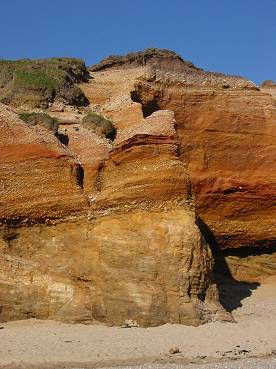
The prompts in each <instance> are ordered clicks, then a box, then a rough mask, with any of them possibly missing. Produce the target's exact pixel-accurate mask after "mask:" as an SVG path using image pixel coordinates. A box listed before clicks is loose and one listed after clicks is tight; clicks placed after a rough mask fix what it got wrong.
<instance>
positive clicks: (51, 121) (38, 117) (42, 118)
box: [19, 113, 59, 135]
mask: <svg viewBox="0 0 276 369" xmlns="http://www.w3.org/2000/svg"><path fill="white" fill-rule="evenodd" d="M19 118H20V119H21V120H23V121H24V122H25V123H28V124H31V125H33V126H35V125H37V124H38V125H40V126H42V127H45V128H47V129H48V130H49V131H52V132H53V133H54V134H55V135H57V134H58V127H59V123H58V120H57V119H56V118H52V117H51V116H50V115H48V114H46V113H21V114H19Z"/></svg>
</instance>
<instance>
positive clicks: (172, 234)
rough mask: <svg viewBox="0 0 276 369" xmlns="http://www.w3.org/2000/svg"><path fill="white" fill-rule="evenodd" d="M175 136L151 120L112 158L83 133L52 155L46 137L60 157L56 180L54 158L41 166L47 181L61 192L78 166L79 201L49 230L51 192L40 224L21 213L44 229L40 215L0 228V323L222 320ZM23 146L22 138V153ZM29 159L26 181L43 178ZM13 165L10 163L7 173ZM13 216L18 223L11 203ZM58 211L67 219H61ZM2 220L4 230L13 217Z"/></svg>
mask: <svg viewBox="0 0 276 369" xmlns="http://www.w3.org/2000/svg"><path fill="white" fill-rule="evenodd" d="M7 116H8V114H7ZM3 120H4V118H3ZM4 121H5V120H4ZM174 125H175V120H174V114H173V113H172V112H170V111H161V112H157V113H155V114H153V115H152V116H151V117H149V118H147V119H142V121H141V122H140V123H139V121H138V122H137V123H136V126H134V125H133V127H132V128H131V129H130V130H127V129H126V130H125V131H124V132H122V133H121V139H120V142H118V143H117V145H115V146H114V147H113V148H112V147H111V144H110V143H108V142H106V141H104V140H103V139H98V138H97V139H96V138H95V137H94V134H92V133H91V132H90V131H88V132H87V130H85V129H83V128H78V129H77V130H75V129H74V128H72V129H67V131H66V134H68V138H69V141H68V148H66V147H65V146H61V145H60V146H59V145H58V143H57V141H56V138H55V137H54V136H51V139H50V137H48V141H47V137H46V136H45V137H44V136H43V137H44V144H45V145H46V147H47V148H49V150H50V148H52V147H54V148H55V150H57V151H58V150H59V151H58V152H60V153H61V154H62V160H63V161H62V162H61V164H60V168H59V172H61V177H59V176H58V175H57V174H56V173H55V172H56V171H57V166H56V162H58V160H60V159H59V156H57V155H56V156H54V158H53V159H52V156H50V159H49V158H48V156H46V155H45V157H43V160H45V162H47V160H48V162H47V165H48V166H50V167H51V170H53V171H54V172H51V173H49V172H47V175H48V179H47V180H48V181H49V182H50V183H51V184H52V186H53V187H58V186H61V183H64V182H65V183H66V179H67V177H66V170H67V169H66V168H67V163H68V161H69V162H72V163H74V164H75V165H82V168H83V169H84V186H83V187H84V192H82V191H81V190H80V187H81V186H79V185H78V184H77V183H76V179H74V180H75V182H74V180H72V181H73V182H72V183H71V185H70V189H71V191H73V190H74V189H75V190H77V193H78V195H75V193H74V192H70V193H68V195H69V196H71V197H72V202H71V203H70V206H71V208H70V209H68V208H66V207H65V205H64V203H65V204H66V201H65V200H67V199H66V198H65V199H64V200H63V202H61V203H60V205H59V206H57V205H56V207H57V208H58V209H59V211H60V216H61V215H63V217H60V219H59V220H57V219H55V218H56V213H54V212H52V211H51V196H50V195H51V187H49V188H48V187H47V191H48V192H47V197H46V194H43V196H41V197H39V198H38V200H37V203H36V206H35V209H36V213H34V214H33V213H32V212H31V210H30V209H29V208H28V206H25V204H22V209H24V211H25V212H27V213H28V219H29V221H30V220H32V221H36V222H37V219H36V217H38V214H41V218H43V215H44V214H45V213H47V214H48V225H45V224H41V221H40V224H37V225H29V224H28V225H26V226H25V225H24V223H23V222H21V223H19V222H17V223H15V222H13V224H12V225H9V226H4V227H2V231H1V234H2V241H1V244H0V248H1V259H0V263H1V268H0V302H1V303H0V305H1V309H0V319H1V320H10V319H22V318H28V317H37V318H43V319H47V318H50V319H59V320H65V321H87V322H93V321H100V322H105V323H109V324H123V323H124V321H125V320H133V321H136V322H137V323H138V324H139V325H141V326H150V325H158V324H163V323H166V322H172V323H184V324H192V325H198V324H200V323H203V322H206V321H209V320H213V319H216V318H219V317H220V316H221V313H223V309H222V308H221V307H220V305H219V301H218V297H217V291H216V287H215V285H214V283H213V280H212V267H213V266H212V265H213V261H212V256H211V251H210V249H209V246H208V245H207V244H206V242H205V240H204V238H203V236H202V235H201V233H200V231H199V229H198V227H197V226H196V224H195V214H194V210H193V200H192V197H191V193H190V184H189V179H188V177H187V173H186V169H185V166H184V165H183V163H182V162H181V161H180V160H179V140H178V137H177V134H176V131H175V128H174ZM17 126H20V128H21V126H22V127H23V128H22V129H23V130H27V131H28V129H30V127H28V126H26V125H25V124H24V123H21V122H19V121H17V120H15V119H14V120H13V121H12V122H11V129H13V128H12V127H15V128H16V127H17ZM135 127H136V128H135ZM15 128H14V129H15ZM40 132H42V133H43V134H44V131H40ZM64 132H65V128H64ZM35 139H36V136H35V135H34V138H33V140H35ZM25 140H27V139H26V138H24V136H22V137H21V138H20V143H21V144H23V142H25ZM27 142H29V141H28V140H27ZM30 142H32V141H30ZM80 142H81V144H80ZM35 149H36V146H34V147H30V149H29V151H31V153H32V156H28V158H27V159H28V162H27V164H28V169H29V170H30V174H31V175H32V170H34V169H32V168H34V166H35V174H34V175H41V174H40V172H39V169H40V167H39V165H40V161H38V162H37V161H36V157H37V155H38V154H36V151H35ZM69 150H74V153H75V157H72V156H70V151H69ZM10 151H11V150H9V152H10ZM108 151H109V153H108ZM39 153H40V151H39ZM61 154H60V155H61ZM39 155H40V154H39ZM39 155H38V156H39ZM21 160H22V159H21V158H19V157H15V156H14V157H13V165H14V166H18V165H19V164H20V163H21ZM49 160H50V161H49ZM51 160H52V161H51ZM25 161H26V160H25ZM78 163H80V164H78ZM27 164H26V165H27ZM45 165H46V164H45ZM70 165H71V164H70ZM87 169H88V170H89V171H88V176H87ZM24 170H25V171H26V168H25V167H24ZM18 173H20V172H19V171H18ZM37 173H38V174H37ZM70 173H71V172H70ZM21 176H22V175H21ZM30 177H31V178H32V176H30ZM7 178H8V180H9V181H10V180H11V178H12V174H11V173H10V172H9V173H8V175H6V176H5V177H4V178H3V179H2V183H4V185H5V184H6V183H7V182H6V181H7ZM70 178H71V177H70ZM42 181H43V182H44V180H42V179H41V178H40V179H39V178H38V179H37V180H36V182H32V192H30V190H29V194H30V199H29V202H30V206H32V203H31V200H32V198H33V197H32V196H31V194H32V193H35V192H36V191H38V190H40V191H41V182H42ZM20 183H24V178H23V176H22V177H18V178H16V184H17V186H18V185H20ZM42 188H43V187H42ZM25 192H26V189H25ZM74 196H75V199H76V200H75V201H76V202H77V204H78V206H79V213H78V216H77V215H76V214H75V206H76V205H74V202H73V199H74ZM21 197H22V194H19V195H18V199H16V204H17V203H18V202H19V199H21ZM58 198H59V199H62V198H61V197H59V196H58ZM85 199H87V201H88V202H89V206H87V205H86V203H85ZM6 201H7V202H8V200H6ZM45 203H46V205H45ZM9 205H10V206H9V209H10V211H13V212H14V213H16V214H18V208H16V207H15V208H14V205H13V203H12V201H10V204H9ZM16 206H17V205H16ZM47 207H48V208H47ZM65 209H66V210H67V214H63V213H62V210H65ZM22 211H23V210H22ZM65 215H66V216H65ZM72 215H74V217H72ZM2 217H3V218H5V220H6V221H7V220H11V219H12V217H11V215H10V213H4V214H2Z"/></svg>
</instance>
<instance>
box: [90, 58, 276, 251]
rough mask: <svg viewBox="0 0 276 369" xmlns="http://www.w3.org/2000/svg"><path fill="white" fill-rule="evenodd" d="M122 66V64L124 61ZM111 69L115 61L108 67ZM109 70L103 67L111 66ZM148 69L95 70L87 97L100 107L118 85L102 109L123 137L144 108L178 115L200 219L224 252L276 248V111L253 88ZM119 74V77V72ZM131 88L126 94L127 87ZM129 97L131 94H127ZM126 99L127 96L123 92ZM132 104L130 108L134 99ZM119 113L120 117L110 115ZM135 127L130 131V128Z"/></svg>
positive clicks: (236, 80)
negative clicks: (106, 82)
mask: <svg viewBox="0 0 276 369" xmlns="http://www.w3.org/2000/svg"><path fill="white" fill-rule="evenodd" d="M119 61H120V60H119ZM107 62H108V60H107ZM107 62H103V64H104V65H105V64H108V63H107ZM171 63H172V68H171V70H170V69H169V63H168V60H167V58H166V63H165V65H164V62H163V61H162V62H160V63H159V62H158V61H156V60H155V61H154V62H153V61H152V59H150V58H149V60H148V62H147V61H145V63H144V66H143V67H141V65H140V64H139V63H138V65H133V62H132V61H131V62H128V61H127V60H125V61H124V68H122V67H121V66H120V64H118V63H117V64H115V66H114V65H113V64H112V68H111V69H110V70H109V69H108V67H106V65H105V68H104V71H103V68H102V66H103V64H99V66H100V71H99V72H97V70H98V68H97V66H96V67H94V68H92V71H93V70H94V71H96V72H94V73H92V75H93V78H94V80H93V81H92V82H91V85H90V91H92V85H93V84H94V85H95V90H93V93H91V94H89V91H87V92H88V93H87V96H88V98H89V99H90V100H91V102H93V101H98V102H100V97H99V95H100V93H99V91H100V86H101V85H102V83H103V81H104V80H111V81H112V85H111V86H110V87H109V91H106V90H105V94H104V95H105V98H104V99H103V100H102V101H101V102H100V104H101V111H102V112H104V113H105V114H107V115H109V116H111V117H112V119H113V120H114V121H115V123H116V124H117V137H118V139H119V138H120V134H121V131H124V130H125V125H124V123H123V122H122V118H121V116H120V108H119V107H118V106H121V107H122V109H123V110H124V117H125V121H126V120H127V116H128V114H127V109H126V106H127V107H128V111H129V112H130V113H129V115H130V122H133V120H134V119H133V116H134V115H135V114H136V119H138V114H137V113H136V111H137V110H138V109H137V104H138V105H139V104H140V107H141V108H142V113H143V116H144V117H146V116H148V115H150V114H152V112H154V111H156V110H159V109H169V110H171V111H174V113H175V117H176V130H177V134H178V136H179V139H180V158H181V160H182V162H183V163H185V164H186V165H187V173H188V174H189V176H190V178H191V182H192V191H193V195H194V198H195V203H196V211H197V214H198V216H199V217H200V218H201V219H202V221H203V223H205V225H206V226H207V228H209V231H210V232H211V233H212V234H213V236H214V237H215V239H216V242H217V244H218V246H219V247H220V248H221V249H226V248H236V247H238V248H239V247H242V246H246V247H248V246H252V247H253V246H264V247H266V246H271V245H273V244H274V242H275V234H276V228H275V219H274V217H273V214H274V209H275V208H274V202H275V193H276V177H275V173H276V170H275V169H276V168H275V153H276V143H275V135H276V125H275V121H276V104H275V99H274V98H273V96H271V94H268V93H267V92H263V90H262V92H260V91H259V90H258V88H257V87H256V86H255V85H254V84H253V83H252V82H250V81H247V80H245V79H243V78H240V77H232V76H225V75H222V74H219V73H206V72H204V71H202V70H199V69H197V68H195V67H194V66H189V65H188V66H187V64H185V63H184V62H183V63H182V68H181V62H180V61H179V59H178V60H177V66H178V67H177V68H176V67H175V63H176V62H175V58H174V57H173V58H172V60H171ZM115 67H116V69H114V68H115ZM123 76H125V77H124V78H126V79H127V80H128V84H127V86H126V85H124V88H122V89H120V88H119V85H120V82H119V81H120V80H122V79H123ZM127 89H128V92H127ZM118 91H120V92H121V94H120V93H119V92H118ZM129 97H130V99H131V100H132V103H131V102H130V99H129ZM111 106H112V107H113V109H112V112H111V111H110V107H111ZM132 124H133V123H130V126H131V125H132Z"/></svg>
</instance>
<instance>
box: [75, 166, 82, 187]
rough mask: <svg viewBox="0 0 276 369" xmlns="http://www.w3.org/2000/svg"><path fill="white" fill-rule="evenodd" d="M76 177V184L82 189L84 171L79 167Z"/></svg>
mask: <svg viewBox="0 0 276 369" xmlns="http://www.w3.org/2000/svg"><path fill="white" fill-rule="evenodd" d="M76 177H77V184H78V185H79V186H80V187H81V189H83V180H84V170H83V167H82V166H81V165H78V166H77V171H76Z"/></svg>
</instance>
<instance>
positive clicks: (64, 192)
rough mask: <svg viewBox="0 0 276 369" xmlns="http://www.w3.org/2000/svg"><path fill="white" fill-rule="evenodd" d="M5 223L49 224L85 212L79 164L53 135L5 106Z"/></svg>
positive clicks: (0, 151) (0, 215)
mask: <svg viewBox="0 0 276 369" xmlns="http://www.w3.org/2000/svg"><path fill="white" fill-rule="evenodd" d="M0 127H1V142H0V165H1V171H0V184H1V187H0V191H1V196H0V209H1V210H0V219H1V221H2V222H3V223H11V222H13V221H17V220H21V221H24V222H29V221H32V222H34V221H36V220H38V221H45V219H47V218H58V219H60V218H62V217H64V216H68V215H72V214H76V213H79V212H81V211H82V210H83V209H84V208H85V207H86V206H87V201H86V199H85V198H84V197H83V196H82V191H81V188H80V186H79V184H78V173H79V164H78V162H77V160H76V159H75V158H74V157H73V156H72V153H70V152H69V151H68V150H67V149H66V148H65V147H64V146H62V145H61V144H60V143H59V141H58V140H57V138H56V137H55V136H54V134H53V133H52V132H50V131H49V130H47V129H46V128H43V127H39V126H31V125H28V124H27V123H24V122H23V121H21V120H19V119H18V118H17V116H16V115H15V114H14V113H12V112H11V111H9V110H8V108H7V107H6V106H5V105H2V104H1V105H0Z"/></svg>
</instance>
